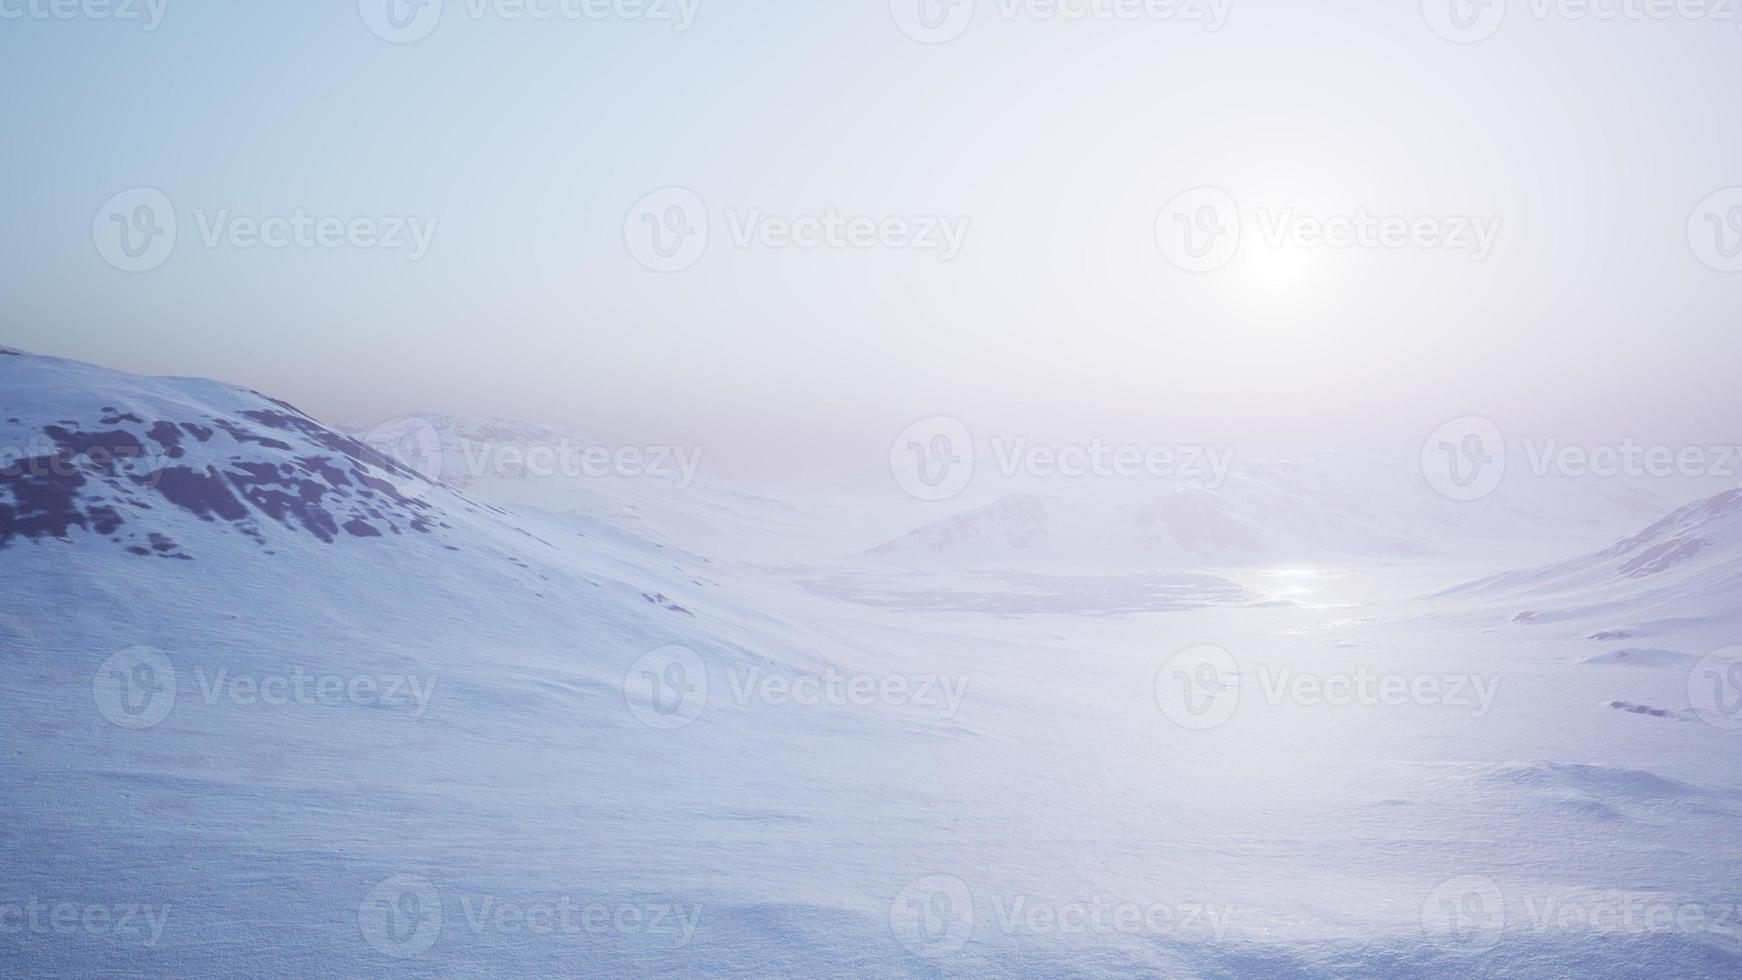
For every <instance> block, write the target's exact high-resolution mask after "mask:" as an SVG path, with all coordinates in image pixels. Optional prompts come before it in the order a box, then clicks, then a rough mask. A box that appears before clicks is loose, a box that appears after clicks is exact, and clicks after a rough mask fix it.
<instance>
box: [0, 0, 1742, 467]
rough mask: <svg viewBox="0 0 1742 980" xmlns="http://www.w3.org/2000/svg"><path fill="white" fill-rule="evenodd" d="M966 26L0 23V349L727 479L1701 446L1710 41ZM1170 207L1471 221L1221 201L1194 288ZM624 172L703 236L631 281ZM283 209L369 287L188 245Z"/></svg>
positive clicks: (774, 12) (1096, 24) (1391, 24)
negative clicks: (892, 452)
mask: <svg viewBox="0 0 1742 980" xmlns="http://www.w3.org/2000/svg"><path fill="white" fill-rule="evenodd" d="M31 2H32V0H0V9H3V10H9V11H19V10H26V9H27V7H26V5H27V4H29V3H31ZM34 2H36V3H39V4H40V3H43V2H45V0H34ZM370 2H373V0H370ZM1007 2H1009V0H980V2H979V8H978V9H977V10H976V11H975V18H974V20H973V22H972V26H971V27H970V29H969V30H968V31H967V33H965V34H963V35H962V36H961V37H960V38H958V39H956V40H953V41H950V42H948V43H944V44H935V45H927V44H921V43H917V42H915V41H914V40H912V39H910V38H908V37H906V36H904V35H903V34H902V33H901V32H900V31H899V30H898V29H897V28H896V26H895V21H894V18H892V16H891V10H890V5H889V0H865V2H855V3H847V4H834V3H826V4H825V3H797V2H789V3H775V2H768V0H739V2H734V3H730V4H727V3H712V2H710V0H701V3H700V6H699V9H698V13H697V17H696V20H695V23H694V24H693V26H692V27H691V28H690V29H689V30H688V31H685V32H681V33H680V32H676V31H674V30H673V29H672V26H671V25H670V24H669V23H665V24H662V23H651V22H647V21H638V20H627V21H626V20H620V19H619V20H607V21H597V22H595V21H572V20H570V21H565V20H560V19H559V20H551V21H533V20H526V19H519V20H515V19H504V18H503V17H501V16H499V15H496V14H492V15H489V16H486V17H483V18H474V17H471V16H469V15H468V13H467V7H466V3H465V0H447V3H446V8H445V9H444V12H443V14H442V19H441V22H440V24H439V26H438V27H437V28H436V29H435V31H434V33H432V34H431V35H430V36H428V37H427V38H424V39H423V40H420V41H417V42H415V43H410V44H403V45H395V44H389V43H386V42H384V41H382V40H380V39H379V38H377V37H376V36H375V35H373V34H372V33H370V32H369V31H368V30H367V29H366V28H365V26H364V23H363V19H362V17H361V16H360V15H359V7H358V4H357V2H355V0H344V2H341V0H310V2H305V3H297V4H259V3H249V4H236V3H219V2H212V0H167V8H166V9H165V13H164V18H163V21H162V23H161V25H160V26H159V27H158V29H157V30H155V31H150V32H147V31H145V30H143V29H142V28H141V25H139V24H138V23H126V22H114V21H108V20H96V19H92V18H88V17H81V18H77V19H73V20H56V19H52V18H50V19H42V18H37V17H33V16H28V15H27V16H24V17H21V18H16V19H3V20H0V83H3V84H4V85H5V90H6V92H7V93H8V97H7V99H6V100H5V102H4V103H3V106H4V108H0V114H3V119H4V123H5V129H6V132H7V139H6V140H5V142H4V144H3V145H0V176H3V177H4V178H5V183H6V186H7V187H8V192H7V193H6V195H5V198H4V202H3V203H0V218H3V220H4V222H5V226H6V234H5V235H3V236H0V342H3V343H10V344H13V345H16V346H20V347H24V348H27V349H31V350H35V351H38V352H41V353H51V354H61V355H66V356H72V357H77V358H81V359H86V360H92V361H97V362H100V363H104V364H108V365H113V366H116V367H122V368H126V369H131V370H139V371H146V372H152V373H175V374H198V375H207V376H214V377H218V378H222V379H225V380H231V381H236V382H239V383H244V384H248V385H250V386H254V387H259V388H261V389H263V390H267V391H269V392H271V393H274V394H277V395H280V396H282V397H286V398H289V399H291V400H292V401H295V402H297V403H299V404H302V405H303V406H304V407H306V408H308V409H310V410H311V411H314V412H316V413H317V414H322V415H327V416H329V417H337V418H347V419H356V420H360V421H372V420H374V419H376V418H379V417H381V416H385V415H391V414H398V413H403V412H412V411H426V410H427V411H446V412H452V413H457V414H505V415H518V416H524V417H530V418H536V419H541V420H546V421H552V422H557V423H566V424H573V425H577V426H580V427H582V428H584V429H588V430H590V431H593V432H596V433H599V434H600V435H601V436H602V437H604V438H608V439H614V440H621V441H628V440H642V441H646V440H663V441H672V442H696V443H702V444H705V445H708V446H709V447H710V450H711V451H712V452H713V454H714V458H715V459H716V460H719V461H721V462H723V463H725V464H726V465H728V466H733V465H736V466H738V467H739V468H743V469H750V470H755V469H759V468H761V469H768V470H771V471H781V470H785V469H792V468H794V466H795V460H810V461H815V460H819V459H828V458H831V454H836V455H839V454H842V453H844V450H843V447H850V448H851V452H852V453H858V452H859V451H860V449H859V447H877V446H878V445H879V443H880V440H885V439H886V438H887V437H888V436H889V435H891V434H893V433H894V432H896V431H899V430H900V428H901V427H902V426H904V425H906V424H907V423H908V422H910V421H911V420H912V419H914V418H916V417H920V416H925V415H932V414H940V413H942V414H954V415H959V416H962V417H965V418H969V419H970V420H973V421H975V422H976V424H979V425H998V426H1002V425H1012V426H1024V425H1026V426H1052V427H1056V428H1059V429H1062V430H1068V431H1069V432H1080V433H1083V434H1085V435H1086V434H1102V435H1106V436H1107V437H1109V438H1121V437H1124V436H1125V435H1126V434H1127V433H1131V432H1138V433H1144V432H1148V433H1153V432H1154V431H1155V430H1156V428H1157V427H1158V426H1160V427H1163V428H1165V430H1166V433H1165V436H1164V438H1166V439H1169V440H1172V441H1181V440H1189V439H1194V438H1195V439H1209V438H1228V437H1230V436H1234V437H1239V436H1250V435H1251V434H1254V433H1261V434H1264V435H1266V436H1273V437H1278V438H1287V437H1299V438H1303V439H1307V438H1313V439H1323V438H1328V434H1335V435H1337V436H1339V437H1341V436H1347V435H1349V434H1351V433H1358V434H1360V436H1361V437H1363V438H1364V437H1365V436H1366V435H1367V433H1368V432H1369V431H1370V430H1371V431H1383V432H1384V433H1385V434H1393V433H1392V432H1391V430H1393V429H1395V430H1396V433H1401V434H1408V433H1415V432H1425V431H1429V430H1431V429H1432V428H1433V427H1434V425H1436V424H1438V423H1439V422H1440V421H1443V420H1444V419H1445V418H1447V417H1449V416H1450V415H1455V414H1464V413H1470V412H1477V413H1481V414H1486V415H1491V416H1494V417H1496V418H1501V419H1504V420H1507V421H1508V423H1509V428H1511V429H1523V430H1531V431H1543V432H1551V433H1552V432H1555V431H1570V430H1573V429H1575V428H1577V429H1591V430H1595V431H1596V434H1598V435H1603V436H1613V437H1615V438H1619V437H1621V436H1623V435H1629V434H1633V435H1639V436H1643V437H1650V438H1660V439H1675V438H1685V439H1710V438H1717V437H1725V438H1737V437H1739V436H1742V432H1738V431H1737V429H1738V428H1739V427H1738V426H1737V425H1736V422H1737V421H1738V419H1737V417H1736V414H1735V411H1734V408H1733V406H1734V392H1735V378H1736V371H1737V368H1736V365H1738V364H1742V337H1739V334H1742V331H1739V330H1738V328H1737V322H1736V321H1737V311H1738V310H1739V309H1742V303H1739V300H1742V274H1728V275H1727V274H1723V273H1720V272H1717V271H1714V270H1713V269H1710V268H1707V267H1706V266H1705V265H1702V264H1701V262H1700V261H1699V259H1698V257H1697V256H1696V255H1695V254H1694V252H1693V250H1692V248H1691V247H1690V245H1689V243H1688V241H1687V235H1686V231H1685V225H1686V222H1687V220H1688V217H1689V215H1690V213H1691V212H1692V210H1693V209H1694V208H1695V206H1696V205H1697V204H1699V203H1700V202H1701V201H1702V200H1703V199H1705V198H1706V197H1707V196H1708V195H1710V194H1711V193H1713V192H1714V191H1717V190H1719V189H1721V188H1726V187H1732V186H1738V185H1742V126H1739V125H1738V122H1739V121H1742V120H1739V119H1738V115H1739V114H1742V109H1738V108H1737V99H1736V94H1737V93H1738V92H1742V57H1739V55H1742V32H1739V31H1738V30H1737V29H1736V28H1737V25H1736V24H1735V23H1732V22H1720V21H1713V20H1703V21H1671V22H1660V23H1652V22H1646V23H1639V22H1627V21H1621V20H1617V21H1608V22H1602V21H1596V20H1591V19H1582V20H1567V19H1566V18H1564V17H1560V16H1558V15H1549V16H1545V17H1542V18H1540V19H1539V18H1538V17H1537V16H1535V15H1534V14H1533V13H1532V9H1531V6H1530V5H1529V4H1528V3H1526V2H1524V0H1515V2H1514V3H1513V4H1512V5H1511V8H1509V9H1508V11H1507V19H1506V21H1505V23H1504V25H1503V27H1502V28H1501V29H1500V31H1499V32H1498V33H1497V34H1496V35H1495V36H1494V37H1492V38H1491V39H1488V40H1486V41H1482V42H1480V43H1476V44H1470V45H1458V44H1452V43H1448V42H1447V41H1445V40H1443V39H1441V38H1439V37H1437V36H1436V35H1435V34H1434V33H1433V32H1432V31H1431V30H1430V29H1429V27H1428V26H1427V23H1426V21H1425V20H1424V17H1423V14H1422V10H1421V8H1420V7H1419V6H1418V4H1416V3H1414V2H1403V0H1389V2H1381V0H1360V2H1337V3H1332V2H1324V3H1312V2H1308V3H1303V2H1300V0H1233V4H1232V7H1231V9H1230V10H1229V14H1228V19H1227V23H1226V24H1225V26H1224V27H1223V28H1222V29H1221V30H1220V31H1216V32H1211V31H1207V30H1205V29H1204V28H1203V26H1202V25H1201V24H1197V23H1189V22H1178V21H1157V20H1139V21H1135V22H1104V21H1094V20H1090V21H1086V22H1073V23H1062V22H1058V21H1047V20H1040V19H1036V18H1035V17H1034V16H1031V15H1023V16H1016V17H1013V18H1007V17H1004V16H1002V15H1001V10H1000V3H1007ZM1200 185H1214V186H1217V187H1222V188H1225V189H1227V190H1228V191H1229V192H1230V193H1231V194H1232V195H1233V197H1234V198H1235V199H1236V200H1237V201H1238V202H1239V204H1240V207H1241V208H1242V210H1243V211H1252V212H1256V211H1260V210H1262V211H1264V212H1265V214H1266V215H1271V216H1273V215H1274V214H1276V213H1278V212H1279V211H1282V210H1287V209H1292V210H1293V211H1294V212H1297V213H1307V214H1313V215H1320V216H1324V215H1334V214H1341V213H1353V212H1355V211H1356V210H1358V209H1366V210H1369V211H1372V212H1376V213H1379V214H1395V215H1403V216H1420V215H1452V214H1463V215H1473V216H1478V217H1492V218H1497V219H1499V220H1500V221H1501V226H1500V228H1501V230H1500V234H1499V236H1498V238H1497V240H1496V243H1495V248H1494V253H1493V254H1492V255H1491V256H1489V257H1487V258H1486V259H1484V260H1482V261H1480V262H1477V261H1473V260H1472V259H1470V258H1469V257H1468V256H1467V255H1461V254H1448V253H1446V252H1444V251H1438V252H1436V251H1430V250H1420V249H1407V250H1402V251H1396V252H1391V251H1351V252H1339V253H1328V252H1323V251H1318V252H1313V253H1311V254H1308V255H1305V256H1300V255H1294V256H1292V257H1291V256H1286V255H1285V256H1283V257H1281V258H1278V257H1277V256H1276V255H1268V256H1267V255H1266V254H1264V253H1267V252H1275V251H1276V250H1275V249H1270V248H1268V246H1266V245H1265V243H1264V242H1263V241H1262V240H1261V236H1260V235H1259V234H1258V228H1257V222H1258V221H1262V220H1264V219H1263V218H1258V219H1256V220H1254V219H1253V215H1251V214H1248V215H1247V220H1248V221H1249V222H1252V225H1251V226H1249V227H1248V228H1247V229H1246V236H1245V239H1244V241H1243V245H1242V252H1241V253H1240V255H1239V257H1238V258H1237V259H1236V260H1235V261H1234V263H1233V264H1232V265H1231V266H1229V267H1228V268H1226V269H1222V270H1219V271H1217V272H1212V273H1203V274H1191V273H1185V272H1181V271H1180V270H1178V269H1176V268H1173V267H1172V266H1170V265H1169V264H1168V263H1167V262H1166V260H1165V259H1164V258H1163V257H1162V255H1161V254H1160V253H1159V251H1158V250H1157V248H1156V247H1155V238H1154V225H1155V218H1156V215H1157V212H1158V209H1160V208H1162V206H1163V205H1164V204H1165V203H1166V202H1168V201H1169V200H1170V199H1171V198H1172V197H1173V196H1174V195H1175V194H1177V193H1178V192H1180V191H1183V190H1186V189H1188V188H1192V187H1196V186H1200ZM667 186H682V187H687V188H690V189H693V190H694V191H695V192H696V193H697V194H699V195H700V196H701V198H702V199H703V200H704V201H705V202H706V205H707V208H708V210H709V212H710V217H711V223H712V228H711V238H710V243H709V247H708V251H707V252H706V254H705V256H704V257H703V259H702V260H701V261H700V262H699V263H697V264H696V265H695V266H694V267H692V268H690V269H687V270H685V271H682V272H676V273H657V272H651V271H648V270H647V269H645V268H643V267H642V266H641V265H639V264H637V262H636V260H635V258H634V256H633V255H632V254H631V252H630V250H629V249H628V248H627V247H626V246H625V243H624V222H625V218H626V216H627V215H628V212H629V210H630V208H631V206H632V205H634V204H635V202H637V201H638V200H639V199H640V198H642V197H643V196H644V195H646V194H648V193H649V192H651V191H654V190H656V189H659V188H662V187H667ZM133 187H152V188H156V189H158V190H161V191H162V192H163V193H164V194H166V195H167V196H168V197H169V199H170V200H171V201H172V202H173V206H174V209H175V212H176V215H177V219H178V225H179V228H178V237H177V244H176V248H175V251H174V253H173V254H172V255H171V256H170V258H169V259H168V261H166V262H164V263H163V264H162V265H161V266H160V267H158V268H155V269H152V270H150V271H147V272H136V273H129V272H122V271H118V270H116V269H114V268H111V267H110V266H109V265H108V264H106V263H105V262H104V260H103V259H102V257H101V256H100V255H99V252H98V250H97V248H96V247H95V245H94V244H93V232H92V222H93V217H94V216H95V215H96V214H97V212H98V209H99V208H100V207H101V206H102V205H103V204H104V202H105V201H106V200H108V199H109V198H110V197H111V195H114V194H116V193H117V192H120V191H123V190H126V189H129V188H133ZM299 208H300V209H302V210H304V211H306V212H309V213H311V214H314V215H333V216H339V217H343V218H346V219H351V218H356V217H365V216H393V215H397V216H410V217H413V218H417V219H420V220H425V221H429V220H433V221H435V222H436V229H435V232H434V235H433V237H432V238H431V242H430V249H429V253H428V255H427V256H425V257H424V258H422V259H421V260H420V261H416V262H412V261H409V260H408V258H407V256H406V255H405V254H404V253H403V252H397V251H383V250H370V249H357V248H341V249H336V250H322V249H298V248H291V249H283V250H269V249H262V248H255V249H240V248H235V247H231V246H229V245H227V244H221V245H219V246H218V247H207V246H206V245H205V244H204V242H203V240H202V236H201V233H200V230H199V227H198V224H197V221H196V217H195V215H196V212H199V213H200V214H203V215H204V216H205V217H206V218H207V219H209V218H210V217H211V215H212V214H214V213H215V212H217V211H218V210H219V209H229V211H230V213H231V214H241V215H246V216H252V217H255V218H266V217H270V216H273V215H287V214H290V213H292V212H293V211H295V210H297V209H299ZM755 209H761V211H762V212H763V213H764V214H773V215H777V216H787V217H801V216H805V215H813V214H822V213H824V212H825V211H827V210H829V209H836V210H838V211H840V212H845V213H848V214H854V215H868V216H875V217H891V216H894V217H904V216H928V215H930V216H953V217H956V218H962V219H966V220H967V221H968V222H969V231H968V233H967V237H966V238H965V240H964V242H963V247H962V250H961V253H960V255H958V256H957V257H955V258H954V259H953V260H951V261H947V262H946V261H942V260H941V259H940V257H939V256H938V255H936V254H933V253H922V252H916V251H912V250H905V249H892V248H873V249H869V250H832V251H831V250H822V251H812V252H804V251H796V250H790V249H788V250H779V249H770V248H765V247H751V248H738V247H735V245H734V243H733V242H732V241H731V238H730V233H729V231H728V228H727V224H728V220H729V218H728V214H731V215H735V216H738V217H742V215H744V214H745V213H748V212H750V211H753V210H755ZM1285 251H1286V250H1285ZM1151 437H1154V436H1151ZM879 451H880V450H879ZM855 458H856V457H855ZM870 458H872V459H875V458H876V455H875V453H873V455H872V456H871V457H870ZM840 461H841V462H842V463H843V465H845V464H846V462H847V458H846V456H845V455H842V456H841V459H840Z"/></svg>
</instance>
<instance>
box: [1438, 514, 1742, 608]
mask: <svg viewBox="0 0 1742 980" xmlns="http://www.w3.org/2000/svg"><path fill="white" fill-rule="evenodd" d="M1452 594H1454V595H1462V596H1472V597H1476V598H1480V599H1482V600H1483V601H1486V602H1496V603H1510V604H1512V605H1516V606H1518V607H1520V608H1519V609H1518V612H1517V613H1516V615H1515V617H1514V618H1515V620H1516V621H1518V622H1543V623H1548V622H1564V621H1567V620H1590V619H1593V618H1594V619H1596V620H1600V621H1613V622H1614V623H1616V624H1623V623H1624V624H1627V625H1626V626H1621V625H1617V626H1615V627H1614V629H1615V630H1616V631H1618V632H1620V631H1625V632H1629V633H1631V634H1633V635H1650V634H1652V633H1655V632H1657V631H1659V630H1661V629H1663V628H1665V627H1666V626H1673V625H1681V626H1692V625H1712V624H1723V623H1730V624H1736V623H1742V490H1730V491H1727V492H1725V493H1721V494H1718V495H1717V496H1714V497H1710V498H1708V499H1705V500H1700V501H1696V502H1694V503H1691V504H1688V505H1687V506H1685V507H1682V508H1680V509H1678V510H1676V511H1675V512H1674V513H1671V514H1670V515H1669V516H1667V517H1665V518H1663V519H1662V520H1660V521H1657V522H1656V523H1654V524H1652V525H1651V526H1649V527H1647V528H1645V529H1644V530H1642V531H1640V532H1639V533H1637V534H1633V535H1630V536H1628V537H1625V538H1622V539H1621V540H1619V541H1616V542H1615V543H1614V544H1612V545H1610V546H1609V547H1607V548H1603V549H1602V550H1600V551H1594V552H1591V553H1589V554H1586V555H1581V556H1579V557H1577V558H1572V559H1569V560H1566V561H1561V562H1557V563H1555V564H1551V565H1545V566H1542V567H1538V568H1530V569H1523V570H1519V571H1513V572H1506V573H1504V574H1501V575H1496V576H1494V577H1492V578H1487V579H1483V580H1480V581H1478V582H1474V583H1471V584H1470V585H1467V586H1464V587H1462V588H1460V589H1458V590H1456V591H1455V592H1454V593H1452Z"/></svg>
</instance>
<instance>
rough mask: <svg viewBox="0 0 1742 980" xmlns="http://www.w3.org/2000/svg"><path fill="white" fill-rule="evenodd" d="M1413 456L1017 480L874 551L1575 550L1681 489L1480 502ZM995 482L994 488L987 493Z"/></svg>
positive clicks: (1156, 561)
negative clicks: (1456, 497) (1431, 479)
mask: <svg viewBox="0 0 1742 980" xmlns="http://www.w3.org/2000/svg"><path fill="white" fill-rule="evenodd" d="M1410 462H1411V461H1409V460H1406V459H1397V460H1393V459H1390V458H1388V457H1386V456H1384V455H1383V454H1378V453H1375V454H1372V455H1369V456H1358V455H1355V454H1348V453H1340V454H1339V453H1326V454H1321V455H1319V456H1310V457H1308V456H1297V457H1289V456H1265V457H1256V458H1252V459H1248V460H1239V461H1238V462H1237V463H1236V465H1235V466H1234V467H1233V468H1232V470H1231V471H1230V473H1229V474H1228V477H1227V479H1226V480H1225V481H1223V482H1221V483H1219V484H1216V485H1213V486H1212V485H1208V484H1206V483H1203V482H1196V481H1191V480H1180V479H1146V480H1131V479H1124V480H1120V479H1101V480H1095V479H1078V480H1034V479H1019V480H1005V481H992V482H988V483H982V484H981V485H979V486H978V487H977V488H976V489H977V491H978V495H977V494H976V492H970V493H969V494H967V495H965V496H964V498H963V499H961V500H958V501H951V502H948V503H945V504H936V505H931V506H932V508H933V513H934V515H935V512H936V511H937V510H939V509H942V510H946V511H947V512H946V513H944V514H943V515H942V516H931V517H929V518H927V519H926V520H924V521H923V523H921V524H919V525H918V526H917V527H914V528H912V529H911V530H908V531H906V532H904V533H902V534H900V535H898V536H896V537H894V538H891V539H889V540H887V541H884V542H882V543H880V544H878V545H876V546H874V547H872V548H871V549H869V554H870V555H872V556H874V557H876V558H878V559H879V560H882V561H888V562H901V563H907V564H913V565H923V564H943V565H946V566H956V567H977V566H979V567H989V566H1003V565H1034V564H1044V565H1046V566H1048V567H1057V566H1060V565H1064V566H1068V567H1100V568H1105V567H1158V566H1159V567H1198V566H1211V567H1213V566H1251V565H1286V564H1302V563H1305V564H1317V563H1325V562H1341V561H1349V560H1375V559H1377V560H1394V559H1408V558H1420V557H1424V556H1447V555H1466V554H1469V553H1471V552H1472V551H1478V550H1479V551H1480V552H1482V553H1484V554H1493V553H1495V552H1499V553H1501V554H1532V555H1541V554H1543V553H1544V552H1545V551H1546V552H1547V553H1550V554H1552V553H1557V552H1558V553H1565V550H1566V549H1567V548H1569V547H1577V546H1579V545H1581V544H1585V543H1595V542H1597V541H1601V540H1604V539H1607V538H1610V537H1612V536H1613V534H1614V533H1615V531H1616V529H1617V528H1621V527H1627V526H1636V525H1637V523H1638V522H1640V521H1642V520H1647V519H1651V518H1655V517H1658V516H1660V515H1662V514H1664V513H1667V512H1668V511H1669V510H1670V509H1671V508H1673V507H1674V506H1676V505H1678V504H1679V503H1681V502H1682V501H1681V500H1680V499H1678V497H1677V495H1676V490H1677V489H1679V488H1664V489H1663V490H1659V489H1654V488H1652V487H1649V486H1641V485H1635V484H1626V483H1615V484H1610V483H1600V482H1595V481H1592V482H1584V483H1580V482H1574V481H1546V480H1529V479H1521V480H1519V481H1517V483H1516V484H1515V485H1511V486H1508V487H1505V488H1502V489H1501V490H1500V491H1499V492H1497V493H1495V494H1494V495H1493V496H1492V497H1490V498H1488V499H1484V500H1480V501H1472V502H1460V501H1453V500H1448V499H1445V498H1443V497H1440V496H1438V495H1436V494H1434V493H1433V492H1432V491H1431V490H1430V489H1429V488H1428V487H1427V486H1426V485H1425V484H1423V483H1422V482H1421V479H1420V476H1419V474H1417V473H1415V472H1414V471H1413V470H1411V469H1410V466H1409V463H1410ZM988 492H990V495H989V496H988V495H987V494H988Z"/></svg>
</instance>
